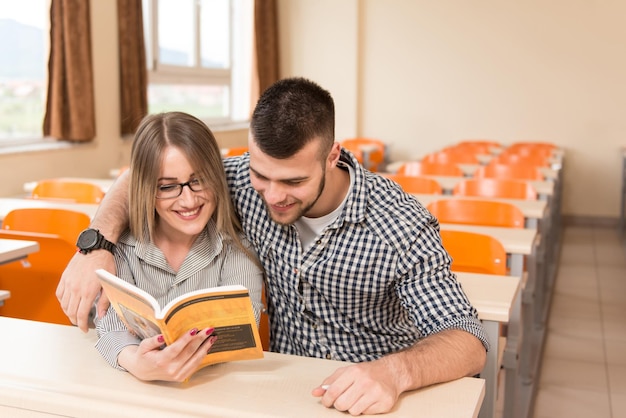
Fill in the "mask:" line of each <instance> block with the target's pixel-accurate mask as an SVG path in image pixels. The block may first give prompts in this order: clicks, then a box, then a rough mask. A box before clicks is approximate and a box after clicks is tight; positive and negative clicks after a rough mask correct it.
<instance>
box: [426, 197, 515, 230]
mask: <svg viewBox="0 0 626 418" xmlns="http://www.w3.org/2000/svg"><path fill="white" fill-rule="evenodd" d="M426 209H428V211H429V212H430V213H432V214H433V215H434V216H435V217H436V218H437V219H438V220H439V222H441V223H452V224H470V225H482V226H500V227H509V228H523V227H524V213H523V212H522V211H521V209H520V208H518V207H517V206H515V205H513V204H511V203H505V202H498V201H495V200H473V199H440V200H435V201H432V202H430V203H429V204H428V205H427V206H426Z"/></svg>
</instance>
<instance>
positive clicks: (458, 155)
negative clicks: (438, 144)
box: [422, 149, 480, 164]
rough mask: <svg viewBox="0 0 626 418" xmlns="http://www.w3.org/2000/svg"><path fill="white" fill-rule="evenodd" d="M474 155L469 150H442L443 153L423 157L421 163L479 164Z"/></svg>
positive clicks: (474, 153)
mask: <svg viewBox="0 0 626 418" xmlns="http://www.w3.org/2000/svg"><path fill="white" fill-rule="evenodd" d="M476 154H477V153H476V152H473V151H471V150H455V149H444V150H443V151H439V152H435V153H432V154H428V155H426V156H424V158H422V162H426V163H443V164H480V161H478V158H477V157H476Z"/></svg>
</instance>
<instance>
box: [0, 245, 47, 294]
mask: <svg viewBox="0 0 626 418" xmlns="http://www.w3.org/2000/svg"><path fill="white" fill-rule="evenodd" d="M37 251H39V243H38V242H36V241H22V240H17V239H0V264H6V263H11V262H13V261H17V260H21V259H23V258H26V256H28V254H32V253H34V252H37ZM9 297H11V292H9V291H8V290H0V306H2V305H4V301H5V300H7V299H8V298H9Z"/></svg>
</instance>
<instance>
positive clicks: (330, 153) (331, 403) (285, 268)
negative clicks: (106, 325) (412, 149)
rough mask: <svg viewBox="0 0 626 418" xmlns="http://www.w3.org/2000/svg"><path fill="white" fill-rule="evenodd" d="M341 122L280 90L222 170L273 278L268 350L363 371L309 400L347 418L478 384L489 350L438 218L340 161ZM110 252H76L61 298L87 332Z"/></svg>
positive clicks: (108, 214) (302, 88) (299, 95)
mask: <svg viewBox="0 0 626 418" xmlns="http://www.w3.org/2000/svg"><path fill="white" fill-rule="evenodd" d="M334 117H335V116H334V103H333V99H332V97H331V96H330V94H329V93H328V92H327V91H325V90H324V89H322V88H321V87H320V86H318V85H317V84H315V83H313V82H311V81H309V80H306V79H302V78H292V79H284V80H281V81H278V82H277V83H275V84H274V85H273V86H271V87H270V88H269V89H267V90H266V91H265V92H264V93H263V95H262V96H261V98H260V99H259V102H258V104H257V106H256V108H255V111H254V114H253V116H252V120H251V124H250V137H249V141H248V148H249V153H248V154H245V155H243V156H241V157H234V158H232V159H227V160H226V161H225V163H224V165H225V169H226V174H227V178H228V181H229V186H230V190H231V195H232V197H233V200H234V203H235V207H236V211H237V212H238V214H239V217H240V219H241V223H242V226H243V229H244V232H245V233H246V235H247V237H248V239H249V240H250V241H251V243H252V245H253V246H254V248H255V249H256V251H257V253H258V255H259V259H260V261H261V263H262V264H263V267H264V268H265V273H266V290H267V299H268V314H269V318H270V330H271V349H272V351H277V352H281V353H287V354H295V355H302V356H311V357H320V358H328V359H336V360H345V361H350V362H354V363H356V364H354V365H350V366H348V367H343V368H340V369H338V370H337V371H336V372H335V373H333V374H332V375H331V376H328V377H327V378H326V379H324V381H323V382H320V386H319V387H317V388H315V389H313V391H312V394H313V395H314V396H320V397H321V398H322V403H323V404H324V405H325V406H327V407H334V408H336V409H338V410H341V411H348V412H349V413H351V414H353V415H359V414H364V413H365V414H375V413H384V412H388V411H389V410H391V409H392V408H393V406H394V404H395V402H396V401H397V399H398V396H399V395H400V394H401V393H402V392H404V391H408V390H412V389H416V388H420V387H423V386H428V385H431V384H434V383H439V382H445V381H449V380H453V379H457V378H460V377H462V376H471V375H474V374H477V373H479V372H480V371H481V370H482V368H483V365H484V362H485V358H486V354H485V352H486V349H488V342H487V340H486V335H485V332H484V330H483V328H482V326H481V324H480V321H479V320H478V318H477V314H476V310H475V309H474V308H473V307H472V306H471V304H470V303H469V301H468V299H467V297H466V296H465V294H464V293H463V291H462V289H461V288H460V285H459V284H458V282H457V280H456V277H455V276H454V275H453V274H452V273H451V272H450V257H449V256H448V254H447V253H446V252H445V250H444V249H443V247H442V245H441V239H440V236H439V227H438V224H437V221H436V219H435V218H433V217H432V216H431V215H430V214H429V213H428V212H427V211H426V210H425V209H424V208H423V207H422V206H421V205H420V204H419V203H418V202H417V201H416V200H415V199H413V198H412V197H411V196H410V195H407V194H406V193H403V192H402V191H401V190H400V188H399V187H398V186H397V185H395V184H394V183H393V182H391V181H389V180H387V179H384V178H383V177H381V176H378V175H376V174H373V173H370V172H368V171H366V170H364V169H363V167H362V166H360V165H359V164H358V162H357V161H356V160H355V159H354V157H353V156H352V155H351V154H349V153H348V152H346V151H345V150H342V149H341V146H340V145H339V144H338V143H337V142H335V140H334V123H335V120H334ZM118 183H122V185H121V186H120V185H116V186H115V187H113V188H112V190H110V191H109V192H108V193H107V196H106V197H105V201H104V202H103V203H102V208H101V210H99V211H98V214H97V216H96V218H95V219H94V221H93V223H94V226H96V227H100V228H101V229H102V232H103V234H104V235H105V236H106V237H107V238H108V239H112V240H116V239H117V238H118V236H119V234H120V232H121V230H122V229H123V228H124V226H125V225H122V224H121V223H122V222H123V221H121V220H124V219H127V217H128V216H127V214H126V212H127V204H128V203H127V200H128V196H127V192H126V191H125V189H126V187H125V183H126V179H125V178H124V177H122V179H121V181H120V182H118ZM105 253H106V251H94V252H93V253H91V255H88V256H85V255H83V254H77V255H76V256H75V257H74V258H73V259H72V261H71V262H70V265H69V266H68V268H67V270H66V271H65V273H64V274H63V277H62V278H61V282H60V283H59V287H58V289H57V296H58V298H59V300H60V301H61V304H62V306H63V309H64V310H65V312H66V313H67V314H68V316H69V317H70V319H71V320H72V321H73V322H74V323H77V324H78V325H79V326H80V327H81V329H83V330H86V323H87V322H86V320H87V316H88V312H89V310H90V308H91V306H92V304H93V301H94V299H95V297H96V295H97V293H98V292H99V285H98V283H97V282H96V279H95V277H94V274H93V273H91V272H92V271H93V270H95V268H98V267H102V266H104V267H105V268H113V267H112V260H111V259H112V257H110V256H108V255H106V254H105ZM106 303H107V301H106V298H101V302H100V303H99V306H98V312H99V313H100V312H102V311H103V309H104V306H105V304H106Z"/></svg>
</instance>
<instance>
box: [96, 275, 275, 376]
mask: <svg viewBox="0 0 626 418" xmlns="http://www.w3.org/2000/svg"><path fill="white" fill-rule="evenodd" d="M96 274H97V275H98V278H99V279H100V282H101V283H102V288H103V289H104V292H105V293H106V294H107V296H108V298H109V300H110V302H111V305H112V306H113V307H114V308H115V311H116V312H117V314H118V316H119V317H120V319H121V320H122V321H124V323H125V324H126V326H127V327H128V329H129V330H131V332H133V333H135V334H136V335H137V336H139V337H140V338H147V337H152V336H155V335H158V334H163V337H164V338H165V343H166V344H171V343H172V342H174V341H176V339H178V338H179V337H180V336H181V335H182V334H184V333H186V332H189V331H190V330H191V329H193V328H197V329H198V330H201V329H204V328H208V327H214V328H215V331H214V332H213V334H212V335H217V341H216V342H215V344H213V347H212V348H211V350H210V352H209V353H208V354H207V356H206V357H205V360H204V361H203V362H202V364H201V365H200V367H199V369H200V368H202V367H205V366H208V365H210V364H215V363H223V362H228V361H236V360H251V359H258V358H263V348H262V346H261V338H260V337H259V330H258V327H257V324H256V320H255V318H254V311H253V309H252V302H251V300H250V295H249V292H248V289H246V288H245V287H244V286H238V285H235V286H220V287H213V288H208V289H201V290H196V291H194V292H190V293H186V294H184V295H181V296H179V297H177V298H176V299H174V300H172V301H171V302H170V303H168V304H167V305H165V306H163V307H160V306H159V304H158V302H157V301H156V299H155V298H154V297H152V295H150V294H149V293H147V292H145V291H144V290H142V289H139V288H138V287H136V286H134V285H132V284H130V283H128V282H127V281H125V280H122V279H120V278H119V277H117V276H115V275H114V274H111V273H109V272H108V271H106V270H103V269H99V270H97V271H96Z"/></svg>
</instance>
